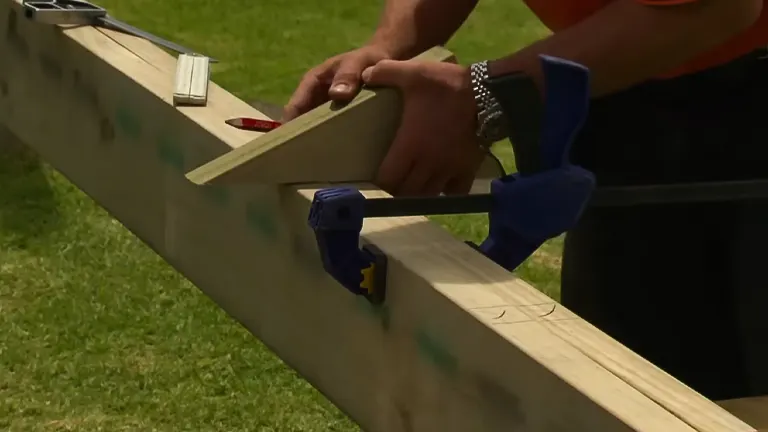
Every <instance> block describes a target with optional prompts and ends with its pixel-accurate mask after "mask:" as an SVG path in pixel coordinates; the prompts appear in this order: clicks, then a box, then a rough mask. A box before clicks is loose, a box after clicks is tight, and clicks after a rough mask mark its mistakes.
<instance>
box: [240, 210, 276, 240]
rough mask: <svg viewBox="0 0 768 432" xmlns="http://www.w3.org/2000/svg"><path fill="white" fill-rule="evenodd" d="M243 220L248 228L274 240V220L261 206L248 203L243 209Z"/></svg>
mask: <svg viewBox="0 0 768 432" xmlns="http://www.w3.org/2000/svg"><path fill="white" fill-rule="evenodd" d="M245 218H246V220H247V221H248V226H250V227H251V228H253V229H254V230H256V231H257V232H258V233H260V234H262V235H264V236H266V237H267V238H269V239H270V240H274V239H275V237H276V236H277V224H276V222H275V219H274V218H273V217H272V215H271V214H270V212H269V211H268V210H267V209H264V208H263V207H262V206H260V205H257V204H256V203H254V202H252V201H251V202H249V203H248V205H247V206H246V208H245Z"/></svg>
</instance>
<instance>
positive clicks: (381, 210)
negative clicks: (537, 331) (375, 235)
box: [308, 56, 595, 304]
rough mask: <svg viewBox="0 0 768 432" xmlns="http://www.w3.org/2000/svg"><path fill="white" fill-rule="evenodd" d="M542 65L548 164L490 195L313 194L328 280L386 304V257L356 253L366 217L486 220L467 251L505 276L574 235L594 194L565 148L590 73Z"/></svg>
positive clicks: (313, 217)
mask: <svg viewBox="0 0 768 432" xmlns="http://www.w3.org/2000/svg"><path fill="white" fill-rule="evenodd" d="M541 61H542V67H543V71H544V77H545V79H544V81H545V87H546V92H545V94H546V104H545V106H544V109H543V110H542V113H543V114H544V115H543V119H542V130H543V131H546V133H543V134H542V135H541V138H540V147H541V154H542V155H545V156H547V157H543V158H541V159H542V160H544V161H546V162H547V163H546V164H543V165H540V164H535V163H529V164H527V165H528V166H529V167H530V168H531V169H530V170H528V171H527V172H526V173H525V174H523V173H520V172H517V173H514V174H509V175H504V176H503V177H501V178H498V179H496V180H494V181H493V182H492V183H491V192H490V193H488V194H478V195H467V196H458V197H454V196H439V197H430V198H422V197H413V198H408V197H405V198H403V197H399V198H398V197H396V198H380V199H366V198H365V197H364V196H363V194H362V193H360V192H359V191H358V190H357V189H354V188H347V187H338V188H326V189H322V190H319V191H317V192H316V193H315V196H314V198H313V201H312V205H311V208H310V213H309V218H308V223H309V225H310V227H311V228H312V229H313V230H314V232H315V237H316V240H317V244H318V247H319V251H320V255H321V258H322V261H323V266H324V268H325V270H326V272H327V273H329V274H330V275H331V276H333V277H334V278H335V279H336V280H337V281H338V282H339V283H340V284H342V285H343V286H344V287H345V288H346V289H348V290H349V291H351V292H353V293H355V294H358V295H362V296H364V297H366V298H367V299H368V300H369V301H371V302H372V303H374V304H377V303H381V302H382V301H384V299H385V293H386V266H387V259H386V256H385V255H384V254H383V253H382V252H381V251H380V250H378V249H377V248H375V247H373V245H370V244H368V245H363V246H362V248H360V246H359V242H360V230H361V229H362V226H363V219H364V218H367V217H391V216H409V215H434V214H457V213H485V212H487V213H488V214H489V217H490V229H489V232H488V237H487V238H486V240H485V241H483V242H482V243H481V244H480V245H479V246H478V245H474V244H471V243H470V245H472V246H474V247H475V248H476V249H477V250H479V251H480V252H481V253H483V254H484V255H486V256H487V257H488V258H490V259H491V260H493V261H494V262H496V263H497V264H499V265H500V266H502V267H504V268H505V269H507V270H509V271H512V270H515V269H516V268H517V267H518V266H519V265H520V264H521V263H522V262H523V261H525V260H526V259H527V258H528V257H529V256H530V255H531V254H532V253H533V252H535V251H536V249H538V248H539V246H541V244H542V243H544V242H545V241H546V240H548V239H550V238H553V237H556V236H558V235H560V234H562V233H563V232H565V231H567V230H568V229H570V228H571V227H573V226H574V225H575V224H576V222H577V221H578V219H579V218H580V216H581V213H582V212H583V210H584V208H585V207H586V206H587V205H588V202H589V200H590V197H591V196H592V192H593V190H594V187H595V178H594V175H593V174H592V173H591V172H589V171H587V170H585V169H583V168H581V167H578V166H575V165H571V164H570V163H569V162H568V154H569V152H570V146H571V143H572V141H573V139H574V138H575V136H576V134H577V132H578V131H579V130H580V129H581V126H582V124H583V122H584V120H585V119H586V116H587V110H588V105H589V71H588V70H587V69H586V68H585V67H583V66H581V65H578V64H575V63H572V62H568V61H565V60H561V59H557V58H554V57H549V56H542V57H541ZM520 83H523V82H522V81H519V80H517V81H507V83H506V84H505V85H519V84H520ZM523 84H525V83H523ZM525 85H527V84H525ZM536 97H538V96H536ZM531 103H535V102H534V101H531ZM516 157H517V156H516Z"/></svg>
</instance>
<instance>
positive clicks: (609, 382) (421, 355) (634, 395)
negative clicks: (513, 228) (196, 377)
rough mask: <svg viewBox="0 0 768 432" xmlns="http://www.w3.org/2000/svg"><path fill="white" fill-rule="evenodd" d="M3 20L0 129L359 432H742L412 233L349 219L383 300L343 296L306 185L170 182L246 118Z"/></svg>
mask: <svg viewBox="0 0 768 432" xmlns="http://www.w3.org/2000/svg"><path fill="white" fill-rule="evenodd" d="M20 10H21V9H20V4H19V2H18V1H17V0H0V37H2V39H0V89H8V91H4V92H0V123H1V124H4V125H6V126H7V127H8V128H9V129H10V130H11V132H12V133H14V134H15V135H17V136H18V137H19V138H20V139H21V140H23V141H24V142H25V143H26V144H27V145H28V146H30V147H31V148H33V149H35V150H36V151H37V152H38V153H39V154H40V155H41V156H42V157H43V158H44V159H46V160H47V161H48V162H49V163H51V164H52V165H53V166H54V167H56V168H57V169H58V170H60V171H61V172H62V173H63V174H64V175H65V176H67V177H68V178H69V179H70V180H71V181H73V182H74V183H75V184H76V185H78V186H79V187H80V188H81V189H83V190H84V191H85V192H86V193H87V194H89V195H90V196H91V197H93V198H94V199H95V200H96V201H97V202H98V203H100V204H101V205H102V206H103V207H104V208H105V209H107V210H108V211H109V212H110V213H111V214H112V215H114V216H115V217H116V218H117V219H118V220H119V221H121V222H122V223H123V224H124V225H125V226H126V227H128V228H129V229H130V230H131V231H133V232H134V233H135V234H136V235H137V236H139V237H140V238H141V239H142V240H143V241H145V242H146V243H147V244H148V245H150V246H151V247H152V248H153V249H154V250H155V251H157V253H158V254H160V255H161V256H162V257H164V259H166V260H167V261H168V262H169V263H170V264H171V265H173V266H174V267H175V268H176V269H178V270H179V271H180V272H181V273H182V274H184V275H185V276H186V277H187V278H189V279H190V280H191V281H192V282H193V283H194V284H195V285H196V286H198V287H199V288H200V289H201V290H202V291H203V292H205V293H206V294H207V295H208V296H210V297H211V298H212V299H213V300H214V301H215V302H216V303H217V304H219V305H220V306H221V307H222V308H223V309H224V310H226V311H227V312H228V313H229V314H230V315H231V316H233V317H234V318H235V319H236V320H238V321H239V322H240V323H242V325H244V326H245V327H246V328H247V329H248V330H249V331H250V332H251V333H253V334H254V335H255V336H256V337H258V338H259V339H261V340H262V341H263V342H264V343H265V344H266V345H267V346H268V347H270V349H272V350H273V351H275V352H276V353H277V354H278V355H279V356H280V357H281V358H282V359H283V360H284V361H286V363H287V364H289V365H291V366H292V367H294V368H295V369H296V370H297V371H298V372H299V373H300V374H301V375H303V376H304V377H305V378H306V379H307V380H308V381H309V382H310V383H312V384H313V385H314V386H315V387H317V388H318V389H319V390H320V391H321V392H323V393H324V394H325V395H326V396H327V397H328V398H329V399H330V400H331V401H332V402H334V403H335V404H336V405H338V406H339V407H340V408H341V409H342V410H344V411H345V412H346V413H347V414H349V415H350V416H351V417H352V418H353V419H354V420H355V421H357V422H358V423H359V424H360V425H361V426H362V427H363V429H364V430H367V431H373V432H378V431H382V432H397V431H448V432H450V431H461V432H466V431H468V430H472V431H498V430H504V431H507V430H515V431H517V430H520V431H554V430H567V431H597V430H599V431H630V430H635V431H649V432H650V431H653V432H656V431H665V432H666V431H668V432H676V431H694V430H698V431H708V432H709V431H712V432H714V431H729V432H741V431H745V432H746V431H754V429H753V428H751V427H749V426H747V425H746V424H744V423H743V422H741V421H740V420H738V419H737V418H736V417H734V416H733V415H731V414H729V413H728V412H726V411H725V410H723V409H722V408H719V407H718V406H716V405H715V404H714V403H712V402H710V401H707V400H705V399H703V398H701V397H700V396H699V395H697V394H695V393H694V392H692V391H691V390H689V389H687V388H686V387H685V386H683V385H681V384H680V383H679V382H677V381H675V380H674V379H672V378H670V377H668V376H667V375H665V374H663V373H661V372H660V371H658V370H657V369H656V368H654V367H653V366H652V365H650V364H648V363H647V362H645V361H644V360H643V359H641V358H639V357H638V356H636V355H635V354H634V353H631V352H630V351H629V350H626V349H625V348H624V347H622V346H621V345H619V344H617V343H616V342H615V341H613V340H611V339H610V338H608V337H606V336H605V335H604V334H602V333H601V332H599V331H597V330H596V329H594V328H593V327H591V326H589V325H588V324H586V323H585V322H584V321H583V320H581V319H580V318H579V317H577V316H575V315H573V314H572V313H570V312H569V311H568V310H566V309H565V308H563V307H561V306H560V305H558V304H556V303H555V302H553V301H552V300H551V299H549V298H548V297H546V296H544V295H543V294H541V293H540V292H538V291H536V290H535V289H533V288H532V287H530V286H529V285H527V284H526V283H524V282H523V281H521V280H519V279H517V278H516V277H514V276H513V275H511V274H509V273H508V272H506V271H504V270H503V269H501V268H500V267H498V266H496V265H495V264H494V263H492V262H490V261H489V260H487V259H485V258H484V257H482V256H481V255H480V254H478V253H477V252H476V251H474V250H473V249H471V248H469V247H468V246H466V245H464V244H463V243H462V242H461V241H459V240H457V239H454V238H453V237H452V236H451V235H450V234H448V233H447V232H445V231H444V230H442V229H440V228H439V227H438V226H437V225H434V224H432V223H430V222H428V221H427V220H426V219H425V218H423V217H411V218H393V219H373V220H369V221H366V223H365V227H364V230H363V234H364V239H365V241H368V242H373V243H375V244H376V245H377V246H379V247H380V248H381V249H382V250H383V251H384V252H386V253H387V254H388V255H389V256H390V258H391V259H390V272H389V283H390V286H389V299H388V302H387V304H386V305H385V306H384V307H382V308H373V307H371V306H369V305H368V304H367V303H365V302H364V301H362V300H360V299H359V298H356V297H354V296H352V295H350V294H348V293H347V292H345V291H344V290H343V289H342V288H341V287H340V286H339V285H338V284H337V283H336V282H335V281H333V280H332V279H331V278H330V277H329V276H327V275H326V274H325V273H324V272H323V270H322V268H321V266H320V263H319V258H318V256H317V250H316V246H315V243H314V239H313V237H312V233H311V232H310V230H309V229H308V227H307V225H306V216H307V211H308V206H309V202H310V199H311V197H312V195H313V193H314V190H315V188H316V187H319V186H320V185H317V186H314V187H310V186H303V187H302V188H300V189H297V188H289V187H279V188H278V187H273V186H269V185H226V186H206V187H201V186H196V185H194V184H193V183H191V182H189V181H187V179H186V177H185V173H187V172H188V170H190V169H191V168H193V167H196V166H200V165H202V164H204V163H206V162H208V161H210V160H212V159H213V158H215V157H217V156H220V155H222V154H225V153H226V152H228V151H231V150H232V149H235V148H238V147H240V146H242V145H245V144H246V143H248V142H249V141H251V139H252V134H250V133H248V132H244V131H239V130H237V129H233V128H230V127H228V126H226V125H225V124H224V120H225V119H227V118H230V117H234V116H237V115H248V116H254V117H260V118H265V117H266V116H264V114H262V113H260V112H258V111H256V110H255V109H254V108H252V107H250V106H249V105H248V104H246V103H245V102H243V101H241V100H239V99H237V98H235V97H234V96H233V95H231V94H230V93H228V92H226V91H225V90H223V89H221V88H220V87H218V86H217V85H216V84H215V83H211V84H210V89H209V101H208V104H207V106H205V107H174V106H173V105H172V87H173V75H174V73H175V72H174V70H175V69H174V68H175V62H174V60H173V58H172V57H171V56H169V55H167V54H166V53H164V52H163V51H162V50H160V49H158V48H156V47H154V46H152V45H150V44H149V43H146V41H141V40H137V39H135V38H132V37H130V36H126V35H122V34H117V33H114V32H110V31H106V30H99V29H93V28H89V27H79V28H71V29H66V30H62V29H60V28H55V27H47V26H43V25H38V24H35V23H32V22H28V21H26V20H24V19H23V17H22V15H21V14H20ZM75 126H76V127H75ZM361 186H366V185H361ZM366 188H367V189H369V190H368V192H366V193H367V194H369V195H379V196H381V195H382V194H383V193H382V192H380V191H377V190H375V189H373V188H372V187H370V185H367V186H366ZM553 309H554V311H553V312H552V313H549V314H547V313H548V312H550V311H552V310H553Z"/></svg>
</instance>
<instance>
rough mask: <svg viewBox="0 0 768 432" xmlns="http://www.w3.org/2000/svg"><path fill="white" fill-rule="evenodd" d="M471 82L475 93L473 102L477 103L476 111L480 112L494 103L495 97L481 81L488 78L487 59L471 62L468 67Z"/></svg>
mask: <svg viewBox="0 0 768 432" xmlns="http://www.w3.org/2000/svg"><path fill="white" fill-rule="evenodd" d="M469 71H470V75H471V78H472V79H471V83H472V91H473V92H474V94H475V103H476V104H477V110H478V113H481V112H483V111H485V110H487V109H488V108H490V107H492V106H493V105H496V98H494V97H493V94H492V93H491V92H490V91H489V90H488V89H487V88H486V87H485V85H484V84H483V81H484V80H485V79H486V78H488V61H487V60H483V61H480V62H477V63H472V65H470V67H469Z"/></svg>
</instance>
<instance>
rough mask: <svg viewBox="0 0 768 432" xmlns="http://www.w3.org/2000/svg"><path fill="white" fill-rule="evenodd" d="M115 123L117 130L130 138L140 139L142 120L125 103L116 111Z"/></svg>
mask: <svg viewBox="0 0 768 432" xmlns="http://www.w3.org/2000/svg"><path fill="white" fill-rule="evenodd" d="M115 124H116V125H117V130H118V131H119V132H121V133H123V134H125V135H127V136H128V138H131V139H133V140H138V139H139V138H141V120H139V117H138V116H137V115H136V113H135V112H134V111H133V110H131V109H130V108H128V107H127V106H125V105H120V106H119V107H118V108H117V112H115Z"/></svg>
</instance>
